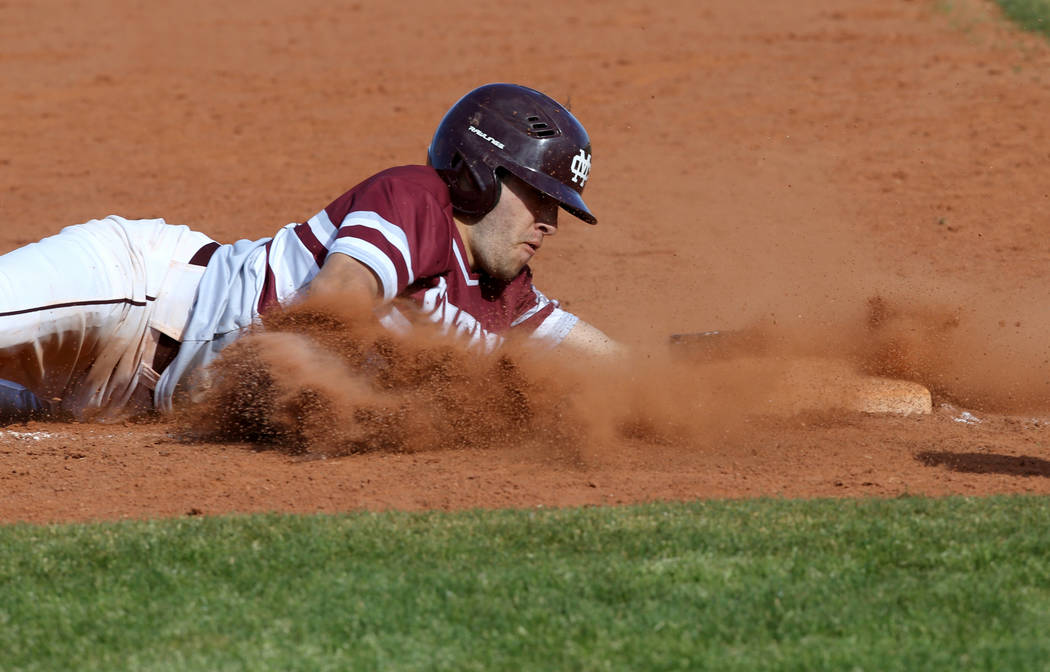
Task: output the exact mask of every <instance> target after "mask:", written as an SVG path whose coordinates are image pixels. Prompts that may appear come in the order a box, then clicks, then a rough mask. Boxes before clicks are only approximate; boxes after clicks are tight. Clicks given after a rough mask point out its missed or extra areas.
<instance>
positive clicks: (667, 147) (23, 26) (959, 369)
mask: <svg viewBox="0 0 1050 672" xmlns="http://www.w3.org/2000/svg"><path fill="white" fill-rule="evenodd" d="M155 5H157V3H147V4H143V3H140V2H133V1H131V0H108V1H106V2H93V3H79V2H73V1H72V0H43V1H34V2H29V1H28V0H0V95H2V98H3V101H4V104H3V105H0V220H2V222H3V224H2V227H0V252H5V251H8V250H10V249H13V248H15V247H17V246H19V245H22V244H25V243H27V242H30V241H32V240H35V239H37V238H40V237H42V236H44V235H48V234H51V233H54V232H57V231H58V230H59V229H60V228H61V227H62V226H65V225H68V224H74V223H77V222H81V221H84V220H87V219H91V218H95V217H101V216H104V215H107V214H120V215H124V216H126V217H136V218H137V217H141V218H145V217H164V218H165V219H167V220H168V221H169V222H172V223H183V224H189V225H191V226H193V227H194V228H198V229H200V230H202V231H204V232H206V233H208V234H210V235H212V236H213V237H215V238H216V239H218V240H220V241H223V242H232V241H233V240H236V239H238V238H257V237H262V236H267V235H271V234H272V233H273V232H274V231H275V230H276V229H277V228H278V227H279V226H282V225H284V224H285V223H288V222H291V221H302V220H304V219H306V218H307V217H309V216H310V215H312V214H314V213H315V212H316V211H317V210H319V209H320V208H321V207H323V206H324V205H325V204H327V203H328V202H329V201H330V200H332V198H334V197H335V196H337V195H339V194H340V193H341V192H342V191H344V190H345V189H346V188H348V187H350V186H352V185H353V184H355V183H356V182H358V181H359V180H361V179H363V178H365V177H367V176H368V175H370V174H371V173H373V172H375V171H377V170H379V169H382V168H385V167H388V166H390V165H397V164H405V163H419V162H422V161H423V159H424V157H425V151H426V147H427V144H428V142H429V136H430V133H431V132H432V131H433V126H434V124H435V123H436V120H437V119H438V118H440V115H441V114H442V113H443V112H444V110H445V109H447V107H448V106H449V105H450V104H451V103H452V102H454V100H455V98H456V97H457V96H458V95H460V94H461V93H463V92H465V91H466V90H468V89H469V88H471V87H473V86H476V85H478V84H481V83H485V82H489V81H513V82H518V83H522V84H528V85H531V86H534V87H536V88H539V89H541V90H544V91H546V92H548V93H550V94H551V95H553V96H554V97H556V98H558V99H560V100H561V101H563V102H566V103H568V104H569V105H570V106H571V108H572V109H573V111H574V112H575V113H576V114H577V115H578V116H579V117H580V118H581V119H582V120H583V121H584V122H585V123H586V125H587V127H588V130H589V131H590V132H591V136H592V141H593V144H594V149H595V153H594V163H593V169H592V173H591V178H592V179H591V181H590V182H589V183H588V185H587V200H588V203H589V204H590V206H591V207H592V209H593V210H594V211H595V213H596V214H597V216H598V218H599V220H600V222H601V223H600V224H599V225H598V226H597V227H589V226H586V225H583V224H582V223H579V222H576V221H574V220H573V221H570V220H569V218H566V219H564V220H563V221H562V226H561V230H560V231H559V234H558V236H557V238H555V239H554V240H552V241H550V244H549V245H546V246H544V250H543V254H541V255H540V256H539V257H538V258H537V260H536V263H534V265H533V266H534V269H535V271H536V277H537V284H538V285H539V286H540V287H541V288H542V289H543V290H544V291H545V292H546V293H547V294H548V295H550V296H553V297H557V298H559V299H561V300H562V301H563V303H564V304H566V305H567V306H568V308H569V309H570V310H572V311H574V312H576V313H578V314H579V315H580V316H581V317H583V318H584V319H586V320H588V321H590V322H593V323H595V324H597V325H598V326H600V327H601V328H603V329H605V330H606V331H607V332H609V333H610V334H611V335H612V336H614V337H616V338H618V339H621V340H623V341H624V342H626V343H628V344H630V345H632V346H634V347H635V348H637V349H638V350H639V351H640V352H643V353H651V356H652V358H654V360H659V359H660V358H661V357H662V353H664V351H665V350H666V342H667V339H668V337H669V335H670V334H673V333H680V332H693V331H703V330H710V329H728V330H739V329H744V328H757V329H761V330H763V333H766V334H772V335H773V336H774V337H775V338H778V339H780V341H781V342H789V343H790V345H789V346H785V349H781V350H779V351H778V352H779V355H780V356H784V353H796V352H804V353H806V354H813V353H824V354H827V353H831V354H835V355H836V356H839V355H841V356H843V357H851V358H854V359H852V360H851V361H855V362H857V363H858V365H859V366H869V367H875V368H876V369H877V370H878V371H879V372H887V371H888V372H893V373H896V374H899V375H903V376H907V377H911V378H915V379H919V380H921V381H922V382H924V383H926V384H927V385H929V386H930V387H931V389H933V392H934V406H935V411H934V413H933V414H932V415H931V416H927V417H921V418H885V417H869V416H863V415H859V414H850V413H844V412H837V411H834V410H833V409H825V410H824V411H818V412H813V413H802V414H799V415H792V416H787V417H785V416H781V415H778V416H766V415H763V414H761V413H752V412H747V413H729V414H728V415H725V414H721V413H720V417H719V418H718V420H719V421H718V422H715V421H714V419H712V421H711V422H691V421H689V420H688V419H687V417H686V416H688V415H689V414H690V413H693V414H699V415H701V416H703V415H704V413H711V411H710V410H709V409H708V410H705V408H697V407H696V405H695V404H693V405H691V403H690V400H689V399H683V398H682V396H681V394H679V396H678V397H676V396H675V393H676V392H679V393H680V392H681V391H682V390H685V391H688V390H690V389H692V388H691V387H690V386H689V384H683V385H684V386H680V387H674V386H671V387H666V386H663V387H662V386H661V385H660V384H659V380H658V378H659V376H658V375H655V374H659V373H660V369H658V368H655V369H654V368H646V367H647V366H649V365H647V364H645V362H646V361H648V359H647V358H646V357H645V356H644V355H643V356H642V358H641V360H640V361H641V362H642V363H641V364H639V366H640V367H641V368H640V369H638V370H635V371H634V372H633V373H630V374H627V375H624V376H623V377H621V378H620V379H618V382H617V385H618V386H622V387H623V388H625V389H626V390H627V392H626V393H625V396H628V397H631V396H633V397H634V398H635V401H633V402H631V403H632V404H633V405H632V406H631V410H630V414H629V417H628V416H627V415H623V416H616V417H614V418H613V420H614V421H616V422H619V425H618V427H619V429H618V430H617V431H616V432H608V433H607V434H608V436H607V437H606V440H602V441H598V440H595V438H594V437H595V436H599V437H600V436H606V435H605V434H601V433H599V434H597V435H594V434H592V435H589V439H588V440H587V441H585V442H583V443H582V444H578V445H570V444H571V442H568V441H565V442H562V443H559V442H558V441H550V440H544V437H542V436H535V435H528V434H529V433H528V432H525V435H524V436H523V435H520V434H495V433H494V434H492V435H491V436H487V437H483V439H484V440H479V441H475V442H474V443H473V444H472V445H468V446H463V445H455V446H444V447H442V446H436V447H435V446H430V447H427V448H426V449H421V450H414V451H412V452H392V451H383V450H378V451H372V452H369V453H365V454H356V455H350V456H345V457H336V458H331V459H311V458H312V457H316V456H311V455H309V454H308V455H305V456H304V455H290V454H288V453H286V452H281V451H278V450H262V451H260V450H257V449H256V448H255V447H254V446H251V445H248V444H244V443H215V442H200V441H191V440H188V439H187V438H186V435H185V432H184V428H181V427H179V426H178V425H176V424H175V423H173V422H154V423H125V424H113V425H101V424H62V423H31V424H30V425H28V426H13V427H6V428H0V521H16V520H26V521H40V522H44V521H70V520H90V519H116V518H123V517H134V518H141V517H151V516H177V515H197V514H207V515H211V514H218V513H224V512H231V511H235V512H249V511H268V510H280V511H298V512H312V511H345V510H353V509H362V508H363V509H384V508H399V509H424V508H469V507H504V506H513V507H524V506H561V505H582V504H612V503H628V502H637V501H643V500H652V499H682V498H697V497H756V496H783V497H810V496H830V497H861V496H871V495H875V496H895V495H901V494H930V495H942V494H950V493H961V494H989V493H1007V492H1034V493H1050V445H1048V441H1050V429H1048V427H1047V423H1048V422H1050V347H1048V346H1050V339H1048V337H1047V334H1048V328H1050V306H1048V301H1047V297H1048V289H1050V285H1048V282H1047V279H1046V277H1045V269H1046V266H1047V264H1048V262H1050V239H1048V237H1047V236H1046V225H1047V221H1046V219H1047V215H1048V213H1050V186H1048V185H1050V179H1048V178H1050V149H1048V147H1050V142H1048V140H1050V116H1048V115H1047V114H1046V110H1047V109H1050V75H1047V73H1050V46H1048V45H1047V44H1046V43H1044V42H1043V41H1041V40H1040V39H1038V38H1036V37H1033V36H1029V35H1025V34H1022V33H1019V32H1017V31H1016V30H1014V29H1012V28H1010V27H1008V26H1006V25H1005V24H1004V23H1003V22H1002V21H1001V20H999V19H998V18H997V14H996V13H995V11H994V10H993V9H992V8H991V4H990V3H981V2H977V0H973V1H972V2H956V3H951V7H950V8H948V4H947V3H940V2H935V1H932V0H931V1H926V0H910V1H909V0H887V1H885V2H880V3H874V4H873V3H871V2H868V1H867V0H798V1H796V2H790V3H789V2H781V3H770V2H764V1H760V0H733V1H732V2H730V1H728V0H720V1H717V2H708V3H703V8H699V9H698V8H695V7H694V5H693V4H690V3H674V2H672V3H664V4H662V5H660V4H658V3H657V4H655V5H654V4H653V3H641V2H630V1H628V0H610V2H606V3H603V4H602V7H601V8H600V9H582V8H581V9H573V8H572V6H571V5H566V4H565V3H556V2H541V3H539V4H536V3H533V4H531V5H529V8H528V11H527V12H526V11H523V10H522V9H521V8H520V7H518V6H511V5H508V6H507V7H506V8H503V7H502V6H494V5H492V3H489V4H486V5H481V4H478V3H466V2H459V1H456V0H453V1H452V2H442V3H427V2H419V1H417V0H407V1H406V2H402V3H379V2H369V1H368V0H362V1H359V2H347V3H332V2H327V1H325V2H322V1H320V0H296V1H295V2H291V1H290V0H258V1H257V2H252V3H246V2H233V3H211V2H203V1H201V0H187V1H186V2H182V3H178V4H177V8H176V6H175V5H172V7H170V8H164V7H160V6H155ZM337 5H338V7H337ZM875 5H877V7H876V6H875ZM526 36H537V37H534V38H531V39H530V38H527V37H526ZM876 297H878V298H876ZM886 306H888V307H889V308H885V307H886ZM652 366H657V365H655V364H654V365H652ZM672 370H675V371H677V374H678V375H681V373H682V369H681V367H678V368H675V367H672ZM732 375H733V374H729V377H728V378H727V377H725V375H723V376H722V377H721V378H718V381H720V382H721V383H727V382H728V383H734V382H740V381H739V380H737V379H734V378H733V377H732ZM771 375H772V374H771ZM654 378H655V379H657V380H656V382H654ZM702 378H703V377H702V376H700V375H699V374H698V379H702ZM762 380H763V379H762V377H761V376H759V377H750V378H748V380H747V390H748V395H749V396H748V398H749V399H751V400H752V402H753V400H754V399H755V398H761V396H762V393H763V392H764V390H763V388H762V385H763V382H762ZM768 380H773V381H774V382H771V383H769V384H770V385H775V376H773V377H772V378H770V379H768ZM632 386H636V387H632ZM731 387H732V386H731ZM738 391H739V390H738ZM621 392H622V390H621ZM632 393H633V394H632ZM756 395H757V397H756ZM583 399H584V401H586V400H587V397H583ZM638 399H641V400H642V401H641V402H639V401H638ZM601 403H602V402H601V401H600V400H598V401H595V402H594V410H595V415H594V416H593V417H594V418H597V419H603V418H605V417H606V416H605V415H601V414H600V413H599V411H601V413H606V412H607V411H608V409H599V408H598V406H600V405H601ZM647 404H648V405H649V408H648V410H650V411H652V415H651V416H648V415H646V405H647ZM587 408H588V407H587V406H586V404H583V405H580V403H577V407H576V409H575V411H574V412H575V413H576V415H575V416H571V417H570V419H569V422H578V423H581V424H587ZM639 409H641V410H639ZM723 410H724V409H723ZM750 410H755V408H754V407H752V408H751V409H750ZM664 421H666V422H667V423H670V424H673V425H675V427H674V428H673V430H667V431H663V430H661V429H660V427H656V428H655V429H654V428H653V427H654V426H656V425H659V424H660V423H661V422H664ZM595 422H597V420H595ZM638 422H641V423H642V424H643V425H646V423H648V425H646V427H648V429H643V430H638V429H637V423H638ZM676 423H677V424H676ZM632 427H633V428H634V429H632Z"/></svg>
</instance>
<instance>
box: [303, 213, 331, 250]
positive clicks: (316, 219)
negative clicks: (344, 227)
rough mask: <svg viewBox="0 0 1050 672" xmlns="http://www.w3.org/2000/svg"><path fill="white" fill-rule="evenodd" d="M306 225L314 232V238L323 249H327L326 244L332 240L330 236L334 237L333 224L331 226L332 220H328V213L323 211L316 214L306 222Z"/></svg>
mask: <svg viewBox="0 0 1050 672" xmlns="http://www.w3.org/2000/svg"><path fill="white" fill-rule="evenodd" d="M306 224H307V225H308V226H309V227H310V230H311V231H313V232H314V237H315V238H317V240H318V241H320V243H321V244H322V245H324V246H325V247H328V242H329V241H330V240H332V236H334V235H335V224H332V220H331V219H329V217H328V213H327V212H326V211H324V210H322V211H321V212H319V213H317V214H316V215H314V216H313V217H311V218H310V219H308V220H307V221H306Z"/></svg>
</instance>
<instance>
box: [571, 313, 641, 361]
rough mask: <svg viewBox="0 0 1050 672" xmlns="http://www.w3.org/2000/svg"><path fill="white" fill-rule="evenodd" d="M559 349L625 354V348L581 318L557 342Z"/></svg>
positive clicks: (596, 353)
mask: <svg viewBox="0 0 1050 672" xmlns="http://www.w3.org/2000/svg"><path fill="white" fill-rule="evenodd" d="M558 348H559V349H560V350H563V351H564V350H570V351H572V352H574V353H578V354H582V355H591V356H600V357H606V356H620V355H625V354H627V348H625V347H624V346H623V345H621V344H620V343H617V342H616V341H614V340H612V339H611V338H609V337H608V336H606V335H605V333H604V332H602V331H601V330H600V329H598V328H597V327H594V326H592V325H590V324H588V323H586V322H584V321H583V320H580V321H579V322H577V323H576V326H574V327H573V328H572V329H571V330H570V331H569V333H568V334H566V336H565V339H564V340H562V342H561V343H559V344H558Z"/></svg>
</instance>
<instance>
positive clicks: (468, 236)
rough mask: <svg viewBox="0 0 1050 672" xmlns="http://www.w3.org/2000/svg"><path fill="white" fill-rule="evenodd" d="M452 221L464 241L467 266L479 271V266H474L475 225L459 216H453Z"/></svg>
mask: <svg viewBox="0 0 1050 672" xmlns="http://www.w3.org/2000/svg"><path fill="white" fill-rule="evenodd" d="M452 221H454V222H455V223H456V230H457V231H459V237H460V240H462V241H463V249H464V251H465V252H466V253H467V258H466V262H467V268H469V269H470V270H471V271H473V272H475V273H476V272H477V268H476V267H475V266H474V245H473V244H472V243H473V234H474V227H473V226H471V225H470V224H468V223H467V222H464V221H463V220H461V219H460V218H459V217H453V218H452Z"/></svg>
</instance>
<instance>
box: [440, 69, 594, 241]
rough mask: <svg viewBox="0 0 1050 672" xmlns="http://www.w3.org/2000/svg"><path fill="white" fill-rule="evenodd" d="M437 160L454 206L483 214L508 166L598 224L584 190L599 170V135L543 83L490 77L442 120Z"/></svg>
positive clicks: (493, 202)
mask: <svg viewBox="0 0 1050 672" xmlns="http://www.w3.org/2000/svg"><path fill="white" fill-rule="evenodd" d="M428 158H429V160H430V165H432V166H433V167H434V168H435V169H437V171H438V172H439V173H440V174H441V176H442V178H443V179H444V180H445V182H446V184H448V187H449V192H450V194H451V197H452V207H453V209H454V210H456V211H457V212H460V213H463V214H465V215H469V216H474V217H480V216H482V215H484V214H485V213H487V212H488V211H489V210H491V209H492V208H493V207H495V205H496V203H497V202H498V201H499V196H500V175H499V173H500V171H506V172H508V173H510V174H511V175H514V176H515V177H517V178H519V179H521V180H523V181H524V182H525V183H526V184H528V185H529V186H531V187H533V188H534V189H537V190H538V191H540V192H542V193H544V194H546V195H547V196H549V197H550V198H553V199H554V200H555V201H557V202H558V203H559V204H560V205H561V207H563V208H565V209H566V210H567V211H568V212H570V213H571V214H573V215H575V216H576V217H579V218H580V219H582V220H583V221H585V222H588V223H590V224H597V223H598V220H597V219H596V218H595V216H594V215H592V214H591V211H590V210H589V209H588V208H587V205H586V204H585V203H584V202H583V199H582V198H581V197H580V194H581V193H582V192H583V186H584V184H585V183H586V182H587V178H588V177H589V176H590V172H591V141H590V139H589V138H588V137H587V131H585V130H584V129H583V126H582V125H581V124H580V122H578V121H576V117H574V116H572V113H570V112H569V111H568V110H567V109H565V108H564V107H562V106H561V105H559V104H558V103H557V102H556V101H554V100H553V99H551V98H549V97H547V96H545V95H544V94H542V93H540V92H539V91H535V90H533V89H530V88H527V87H524V86H518V85H517V84H487V85H485V86H482V87H479V88H477V89H474V90H473V91H471V92H470V93H468V94H467V95H465V96H463V97H462V98H460V99H459V102H457V103H456V104H455V105H453V106H452V109H450V110H449V111H448V112H446V113H445V117H444V118H443V119H442V120H441V123H440V124H439V125H438V128H437V131H436V132H435V133H434V140H433V141H432V142H431V143H430V150H429V152H428Z"/></svg>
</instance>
